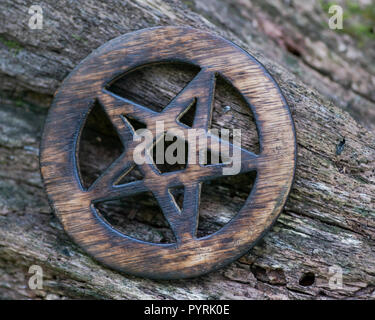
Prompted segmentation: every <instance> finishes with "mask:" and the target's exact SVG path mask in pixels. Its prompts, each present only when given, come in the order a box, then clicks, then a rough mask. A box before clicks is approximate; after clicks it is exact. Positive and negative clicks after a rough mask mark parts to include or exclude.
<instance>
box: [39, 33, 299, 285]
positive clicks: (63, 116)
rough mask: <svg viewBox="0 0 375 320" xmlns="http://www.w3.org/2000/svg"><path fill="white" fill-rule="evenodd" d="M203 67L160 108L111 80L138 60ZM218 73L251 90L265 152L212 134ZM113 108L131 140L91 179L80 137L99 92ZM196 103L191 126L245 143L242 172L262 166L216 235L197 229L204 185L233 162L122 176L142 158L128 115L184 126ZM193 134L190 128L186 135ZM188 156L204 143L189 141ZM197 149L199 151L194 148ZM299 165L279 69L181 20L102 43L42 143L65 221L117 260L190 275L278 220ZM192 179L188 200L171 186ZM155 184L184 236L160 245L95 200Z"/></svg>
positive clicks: (67, 86)
mask: <svg viewBox="0 0 375 320" xmlns="http://www.w3.org/2000/svg"><path fill="white" fill-rule="evenodd" d="M176 61H179V62H185V63H190V64H194V65H196V66H199V67H200V72H199V73H198V74H197V76H196V77H195V78H194V79H193V80H192V81H191V82H190V83H189V84H188V85H187V86H186V87H185V88H184V89H183V90H182V91H181V92H180V93H179V94H178V95H177V96H176V97H175V98H174V99H173V100H172V101H171V102H170V103H169V104H168V105H167V106H166V107H165V108H164V109H163V111H162V112H160V113H159V112H154V111H152V110H150V109H149V108H147V107H146V106H141V105H139V104H136V103H134V102H132V101H130V100H127V99H124V98H121V97H119V96H117V95H115V94H113V93H111V92H109V91H108V90H107V89H106V87H107V86H108V84H109V83H111V82H112V81H114V79H117V78H118V77H119V76H120V75H124V74H126V73H128V72H130V71H132V70H134V69H135V68H138V67H140V66H143V65H146V64H150V63H160V62H164V63H165V62H176ZM217 74H220V75H221V76H223V77H224V78H225V79H226V80H228V81H229V82H230V83H231V84H232V85H233V86H234V87H235V88H236V89H237V90H238V91H239V92H240V93H241V94H242V96H243V97H244V99H245V100H246V101H247V103H248V105H249V107H250V108H251V109H252V112H253V113H254V116H255V121H256V124H257V128H258V135H259V140H260V147H261V150H260V154H258V155H255V154H253V153H251V152H249V151H246V150H244V149H241V148H240V147H239V146H235V145H233V144H231V143H229V142H223V141H219V140H220V139H219V138H218V137H216V136H214V135H212V134H210V133H209V131H208V129H209V127H210V121H211V114H212V99H213V92H214V88H215V77H216V75H217ZM96 99H97V100H98V101H99V102H100V103H101V105H102V106H103V107H104V109H105V111H106V113H107V115H108V117H109V119H110V120H111V122H112V123H113V125H114V126H115V128H116V130H117V132H118V134H119V136H120V138H121V140H122V142H123V144H124V147H125V151H124V153H123V154H122V155H121V156H120V157H119V158H118V159H117V160H116V161H115V162H114V163H113V164H112V165H111V166H110V167H109V168H108V169H107V170H106V171H105V172H104V173H103V174H102V175H101V176H100V177H99V178H98V179H97V180H96V181H95V182H94V183H93V184H92V185H91V186H90V187H89V188H88V189H84V188H83V187H82V184H81V181H80V175H79V170H78V168H77V150H78V148H79V137H80V134H81V132H82V129H83V126H84V123H85V120H86V117H87V115H88V114H89V112H90V109H91V106H92V105H93V102H94V101H95V100H96ZM194 102H196V114H195V118H194V121H193V125H192V127H193V128H194V129H203V130H201V131H199V132H203V133H201V134H202V135H204V136H205V137H206V138H207V142H208V145H210V146H211V147H212V146H218V145H219V143H212V144H211V143H210V142H211V141H212V140H217V141H216V142H221V143H224V144H225V143H226V144H227V146H228V148H232V149H233V148H240V152H239V153H238V154H239V155H240V159H238V161H241V172H247V171H250V170H256V171H257V179H256V181H255V183H254V186H253V189H252V192H251V194H250V195H249V197H248V199H247V201H246V203H245V205H244V206H243V208H242V209H241V210H240V211H239V212H238V214H237V215H236V216H235V217H234V218H233V219H232V220H231V221H230V222H229V223H228V224H227V225H225V226H224V227H223V228H222V229H220V230H219V231H217V232H215V233H214V234H212V235H209V236H206V237H203V238H197V237H196V229H197V223H198V209H199V196H200V186H201V183H202V182H203V181H205V180H210V179H214V178H217V177H218V176H220V175H222V174H223V168H224V167H225V166H227V164H225V163H220V164H214V165H201V164H199V163H196V164H194V162H193V161H188V164H187V166H186V168H185V169H184V170H182V171H175V172H168V173H161V172H159V171H158V170H157V168H156V166H155V165H153V164H148V163H145V164H143V165H141V166H140V170H141V171H142V173H143V175H144V179H143V180H140V181H134V182H131V183H127V184H122V185H115V181H117V180H118V177H119V176H120V175H123V174H124V172H128V171H129V170H130V169H131V168H132V167H133V166H134V159H133V151H134V148H135V147H136V145H137V144H138V143H139V142H138V141H134V140H133V136H134V134H135V132H134V130H133V128H132V126H131V125H130V123H129V122H128V121H127V120H126V118H125V117H124V116H126V117H130V118H133V119H136V120H138V121H140V122H142V123H144V124H145V125H146V126H147V129H149V130H151V131H152V132H153V133H156V131H157V130H156V123H157V122H158V121H163V123H164V127H165V130H168V132H170V133H172V134H173V133H175V134H176V135H179V134H181V132H182V133H184V134H185V133H186V131H187V130H188V129H189V127H188V126H186V125H185V124H183V123H181V122H180V121H179V119H180V118H181V116H182V115H183V114H184V112H185V111H186V110H187V109H188V108H189V107H190V106H191V105H192V103H194ZM185 136H187V134H186V135H185ZM188 150H189V152H188V157H189V159H190V157H192V156H193V153H194V152H196V151H192V150H195V149H193V147H192V146H191V145H190V144H189V149H188ZM194 156H196V154H195V155H194ZM295 165H296V140H295V133H294V127H293V121H292V118H291V115H290V112H289V108H288V106H287V104H286V102H285V99H284V98H283V97H282V95H281V93H280V90H279V88H278V86H277V84H276V83H275V82H274V80H273V79H272V78H271V76H270V75H269V74H268V73H267V72H266V71H265V69H264V67H263V66H261V65H260V64H259V62H257V61H256V60H255V59H254V58H253V57H251V56H250V55H249V54H248V53H246V52H244V51H243V50H241V49H240V48H239V47H237V46H235V45H234V44H233V43H231V42H228V41H227V40H225V39H222V38H220V37H217V36H213V35H211V34H209V33H207V32H203V31H199V30H196V29H191V28H182V27H160V28H151V29H144V30H140V31H138V32H134V33H130V34H126V35H124V36H121V37H118V38H116V39H114V40H112V41H109V42H108V43H106V44H104V45H103V46H101V47H100V48H99V49H97V50H96V51H94V52H93V53H92V54H91V55H89V56H88V57H87V58H86V59H85V60H83V61H82V62H81V63H80V64H79V65H78V66H77V67H76V69H75V70H74V71H73V72H72V73H71V74H70V75H69V77H68V78H67V79H66V80H65V81H64V83H63V85H62V86H61V88H60V89H59V92H58V93H57V94H56V96H55V99H54V103H53V106H52V108H51V110H50V112H49V115H48V118H47V120H46V124H45V128H44V133H43V140H42V145H41V171H42V175H43V179H44V183H45V188H46V191H47V193H48V196H49V198H50V201H51V203H52V205H53V206H54V209H55V211H56V213H57V215H58V217H59V218H60V220H61V222H62V224H63V226H64V229H65V230H66V231H67V232H68V233H69V234H70V235H71V236H72V238H73V239H74V240H75V241H76V242H77V243H78V244H79V245H80V246H81V247H83V248H84V249H85V250H86V251H87V252H88V253H90V254H91V255H92V256H94V257H95V258H96V259H97V260H99V261H101V262H103V263H104V264H106V265H109V266H110V267H113V268H115V269H117V270H120V271H125V272H128V273H131V274H135V275H140V276H145V277H150V278H163V279H171V278H186V277H192V276H197V275H200V274H203V273H206V272H208V271H210V270H213V269H216V268H219V267H221V266H223V265H225V264H227V263H229V262H230V261H233V260H234V259H236V258H237V257H239V256H241V255H242V254H244V253H245V252H246V251H247V250H248V249H250V248H251V247H252V246H253V245H254V243H255V242H256V241H257V240H258V239H259V238H260V237H261V236H262V235H263V234H264V233H265V231H266V230H267V229H269V227H270V226H271V225H272V223H273V222H274V221H275V219H276V218H277V216H278V215H279V213H280V212H281V209H282V207H283V205H284V203H285V201H286V199H287V196H288V194H289V191H290V188H291V185H292V182H293V176H294V170H295ZM176 186H184V201H183V205H182V208H179V207H178V206H177V204H176V202H175V201H174V199H173V197H172V195H171V193H170V191H169V190H170V188H172V187H176ZM145 191H151V192H152V193H153V194H154V196H155V197H156V199H157V200H158V203H159V205H160V207H161V209H162V211H163V213H164V216H165V218H166V219H167V220H168V222H169V224H170V226H171V228H172V230H173V232H174V234H175V237H176V243H171V244H156V243H148V242H143V241H139V240H136V239H134V238H131V237H128V236H126V235H124V234H122V233H120V232H118V231H116V230H115V229H114V228H112V227H111V226H110V225H109V224H108V223H107V222H105V221H104V220H103V219H102V218H101V216H100V215H99V214H98V213H97V211H96V209H95V203H97V202H101V201H107V200H111V199H116V198H119V197H123V196H131V195H133V194H136V193H140V192H145Z"/></svg>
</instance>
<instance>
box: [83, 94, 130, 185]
mask: <svg viewBox="0 0 375 320" xmlns="http://www.w3.org/2000/svg"><path fill="white" fill-rule="evenodd" d="M123 151H124V146H123V144H122V142H121V140H120V138H119V136H118V134H117V131H116V129H115V128H114V126H113V124H112V122H111V121H110V120H109V119H108V116H107V114H106V113H105V111H104V110H103V108H102V106H101V105H100V103H99V102H98V101H97V100H95V102H94V104H93V106H92V109H91V111H90V113H89V114H88V116H87V119H86V122H85V124H84V127H83V130H82V132H81V135H80V139H79V143H78V144H77V155H78V159H77V162H78V168H79V175H80V178H81V184H82V186H83V187H84V188H86V189H87V188H89V187H90V186H91V185H92V183H94V181H95V180H96V179H97V178H98V177H99V176H100V175H101V174H102V173H103V172H104V171H105V169H107V168H108V167H109V166H110V165H111V163H112V162H114V161H115V160H116V159H117V158H118V157H119V156H120V155H121V153H122V152H123Z"/></svg>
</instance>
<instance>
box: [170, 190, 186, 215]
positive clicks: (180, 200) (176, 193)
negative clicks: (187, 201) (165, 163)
mask: <svg viewBox="0 0 375 320" xmlns="http://www.w3.org/2000/svg"><path fill="white" fill-rule="evenodd" d="M169 192H170V194H171V195H172V197H173V198H174V201H175V202H176V204H177V205H178V207H179V208H180V210H181V211H182V209H183V205H184V194H185V187H183V186H181V187H173V188H169Z"/></svg>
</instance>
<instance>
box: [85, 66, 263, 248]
mask: <svg viewBox="0 0 375 320" xmlns="http://www.w3.org/2000/svg"><path fill="white" fill-rule="evenodd" d="M215 79H216V76H215V74H214V73H212V72H210V71H209V70H208V69H202V70H201V71H200V72H199V73H198V74H197V76H196V77H195V78H194V79H193V80H192V81H191V82H190V83H189V84H188V85H187V86H186V87H185V88H184V89H183V90H182V91H181V92H180V93H179V94H178V95H177V96H176V97H175V98H174V99H173V100H172V101H171V102H170V103H169V104H168V105H167V106H166V107H165V108H164V109H163V110H162V112H155V111H152V110H150V109H149V108H147V107H144V106H141V105H139V104H137V103H134V102H132V101H130V100H128V99H125V98H122V97H120V96H118V95H116V94H114V93H112V92H109V91H108V90H107V89H103V90H102V92H101V93H100V95H99V96H98V100H99V102H100V103H101V105H102V106H103V108H104V110H105V111H106V113H107V115H108V117H109V118H110V119H111V121H112V123H113V124H114V126H115V128H116V129H117V132H118V133H119V135H120V138H121V140H122V142H123V144H124V146H125V151H124V153H123V154H122V155H121V156H120V157H119V158H118V159H117V160H116V161H115V162H114V163H113V164H112V165H111V166H110V167H109V168H108V169H107V170H106V171H105V172H104V173H103V174H102V175H101V176H100V177H99V178H98V179H97V180H96V181H95V182H94V183H93V185H92V186H91V187H90V188H89V189H88V192H89V193H92V194H93V195H95V196H96V199H95V200H94V201H103V200H109V199H115V198H119V197H123V196H129V195H132V194H135V193H140V192H145V191H151V192H152V193H153V194H154V196H155V197H156V199H157V200H158V203H159V205H160V207H161V209H162V211H163V213H164V216H165V218H166V219H167V220H168V222H169V224H170V226H171V228H172V230H173V232H174V234H175V236H176V240H177V243H180V242H181V241H187V240H188V239H191V238H194V237H195V233H196V229H197V221H198V211H199V196H200V186H201V183H202V182H203V181H205V180H209V179H214V178H215V177H218V176H221V175H222V169H223V167H224V166H226V165H228V164H225V163H224V164H223V163H220V164H215V165H206V166H204V165H201V164H199V163H190V162H188V164H187V166H186V169H184V170H183V171H175V172H167V173H164V174H161V173H160V172H159V171H158V170H157V168H156V167H155V166H154V165H148V164H147V163H145V164H144V165H140V166H139V169H140V170H141V171H142V174H143V175H144V179H143V180H140V181H134V182H131V183H127V184H124V185H119V186H116V185H114V182H115V181H116V180H118V177H119V176H123V175H124V173H125V174H127V173H129V172H130V171H131V170H132V169H133V168H134V166H135V164H134V161H133V151H134V148H135V147H136V146H137V144H138V143H139V142H138V141H134V139H133V135H134V134H135V133H134V129H133V127H132V126H131V124H130V123H129V121H127V119H126V118H127V117H128V118H132V119H135V120H137V121H139V122H141V123H144V124H145V125H146V126H147V129H148V130H150V131H151V132H153V134H155V132H156V123H157V122H158V121H163V123H164V128H165V131H168V132H169V133H171V134H174V133H176V135H178V134H180V133H181V132H183V133H184V136H185V137H187V136H188V134H187V130H189V129H190V128H189V127H188V126H187V125H185V124H183V123H181V122H180V121H179V119H180V118H181V117H182V115H183V114H184V113H185V112H186V110H188V109H189V108H190V107H191V106H192V104H193V103H196V112H195V117H194V121H193V125H192V128H193V129H203V130H200V131H199V132H203V133H202V135H204V138H206V139H207V145H208V146H210V148H211V149H212V148H217V150H216V152H219V146H220V144H221V145H222V146H226V147H228V148H229V149H233V148H240V147H238V146H235V145H233V144H231V143H229V142H227V141H223V140H220V139H219V138H218V137H216V136H214V135H212V134H210V133H209V132H208V130H209V128H210V125H211V117H212V108H213V96H214V89H215ZM177 129H178V130H177ZM183 138H184V137H183ZM240 149H241V152H240V157H241V159H234V161H241V172H246V171H250V170H254V169H255V168H256V165H257V159H258V156H256V155H255V154H253V153H251V152H249V151H246V150H244V149H242V148H240ZM191 152H194V151H192V150H191V148H190V146H189V155H191ZM177 186H184V188H185V189H184V201H183V206H182V209H180V208H179V206H178V205H177V204H176V202H175V200H174V198H173V196H172V194H171V193H170V190H169V189H170V188H173V187H177Z"/></svg>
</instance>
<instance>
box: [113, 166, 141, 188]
mask: <svg viewBox="0 0 375 320" xmlns="http://www.w3.org/2000/svg"><path fill="white" fill-rule="evenodd" d="M143 178H144V176H143V173H142V172H141V170H139V168H138V166H137V165H134V166H133V167H131V168H130V169H129V170H127V171H125V172H124V173H123V174H122V175H121V176H120V177H119V178H118V179H117V180H116V182H115V183H114V185H115V186H119V185H122V184H126V183H130V182H134V181H138V180H143Z"/></svg>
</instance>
